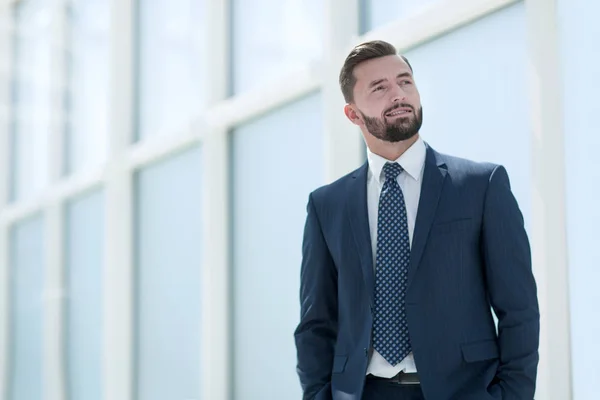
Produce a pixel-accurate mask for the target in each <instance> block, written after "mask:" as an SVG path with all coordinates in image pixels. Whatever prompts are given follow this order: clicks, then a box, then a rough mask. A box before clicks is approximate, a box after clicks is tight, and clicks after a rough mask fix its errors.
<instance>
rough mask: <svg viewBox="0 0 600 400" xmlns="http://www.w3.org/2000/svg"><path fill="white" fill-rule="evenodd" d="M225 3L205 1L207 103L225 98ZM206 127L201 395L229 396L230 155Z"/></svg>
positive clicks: (220, 132) (222, 132)
mask: <svg viewBox="0 0 600 400" xmlns="http://www.w3.org/2000/svg"><path fill="white" fill-rule="evenodd" d="M229 7H230V2H229V1H223V0H206V8H205V9H206V23H205V24H204V26H205V34H204V38H205V39H204V40H206V42H205V46H206V52H205V54H210V57H207V62H208V65H207V69H208V70H207V71H206V74H204V76H205V77H206V80H205V82H204V84H205V85H206V93H207V96H208V98H207V103H208V105H209V106H212V105H214V104H215V103H217V102H219V101H221V100H223V99H225V98H226V97H227V88H228V83H229V82H228V81H229V80H228V78H229V74H228V71H229V68H228V65H229V39H230V38H229V32H230V30H229V25H230V21H229V15H230V13H229ZM201 129H208V132H206V134H205V135H203V136H204V141H203V143H202V159H203V169H202V176H203V185H204V187H203V188H202V193H203V196H204V198H203V207H204V212H203V218H202V220H203V224H204V229H203V241H204V242H203V243H202V251H203V255H204V256H203V262H202V266H201V268H202V275H201V276H202V324H201V326H202V331H201V332H202V338H201V340H202V343H201V352H202V359H201V362H202V368H201V371H202V372H201V373H202V376H201V384H202V398H203V399H222V400H226V399H229V398H231V391H230V389H231V387H232V383H233V382H231V379H230V377H231V376H232V374H231V372H232V365H231V337H232V332H231V324H230V315H231V288H230V265H229V203H230V200H229V190H228V187H229V172H228V171H229V159H228V140H227V133H228V132H227V130H226V129H223V128H217V127H202V128H201Z"/></svg>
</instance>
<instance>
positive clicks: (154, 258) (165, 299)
mask: <svg viewBox="0 0 600 400" xmlns="http://www.w3.org/2000/svg"><path fill="white" fill-rule="evenodd" d="M201 163H202V159H201V150H200V148H194V149H192V150H189V151H187V152H185V153H183V154H180V155H178V156H176V157H174V158H172V159H170V160H167V161H164V162H161V163H158V164H156V165H153V166H150V167H147V168H145V169H144V170H142V171H141V172H140V173H139V175H138V179H137V249H136V250H137V263H138V268H137V271H138V276H137V285H138V289H137V301H138V315H137V318H138V321H137V330H138V332H137V333H138V352H137V368H138V371H137V372H138V376H137V378H138V379H137V398H138V399H140V400H164V399H199V398H200V356H201V355H200V343H201V342H200V341H201V334H200V318H201V314H200V298H201V296H200V289H201V286H200V272H201V266H202V264H201V261H202V174H201V169H200V168H201Z"/></svg>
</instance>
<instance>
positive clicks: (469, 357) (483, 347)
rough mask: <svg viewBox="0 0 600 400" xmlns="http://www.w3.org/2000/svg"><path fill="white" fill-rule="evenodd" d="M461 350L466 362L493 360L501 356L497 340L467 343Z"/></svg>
mask: <svg viewBox="0 0 600 400" xmlns="http://www.w3.org/2000/svg"><path fill="white" fill-rule="evenodd" d="M461 348H462V354H463V358H464V359H465V361H466V362H475V361H484V360H491V359H494V358H498V357H499V356H500V352H499V350H498V345H497V344H496V340H495V339H491V340H485V341H478V342H471V343H465V344H463V345H462V346H461Z"/></svg>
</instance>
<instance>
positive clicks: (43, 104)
mask: <svg viewBox="0 0 600 400" xmlns="http://www.w3.org/2000/svg"><path fill="white" fill-rule="evenodd" d="M15 19H16V37H15V43H14V44H15V50H14V52H15V53H14V71H15V80H14V82H13V107H14V113H15V114H14V126H13V132H12V135H11V144H12V152H11V153H12V158H11V170H12V172H11V173H12V179H11V183H12V185H11V191H10V199H11V200H12V201H16V200H21V199H26V198H29V197H32V196H35V195H37V194H39V193H40V192H41V191H42V190H43V189H45V187H46V185H47V184H48V180H49V179H48V178H49V177H48V173H47V172H48V136H49V131H50V129H51V128H52V126H51V115H52V104H51V98H52V91H53V90H57V89H58V88H56V87H55V86H53V84H52V79H51V77H50V63H51V54H52V29H51V22H52V10H51V9H50V4H49V3H48V2H44V1H40V0H37V1H36V0H25V1H22V2H19V3H18V4H17V6H16V8H15Z"/></svg>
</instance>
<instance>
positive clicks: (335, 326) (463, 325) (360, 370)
mask: <svg viewBox="0 0 600 400" xmlns="http://www.w3.org/2000/svg"><path fill="white" fill-rule="evenodd" d="M367 172H368V164H366V163H365V165H363V166H362V167H361V168H359V169H357V170H356V171H354V172H352V173H351V174H349V175H347V176H344V177H343V178H341V179H339V180H337V181H336V182H334V183H332V184H329V185H327V186H324V187H321V188H319V189H317V190H315V191H314V192H313V193H311V194H310V196H309V200H308V206H307V211H308V213H307V219H306V225H305V230H304V239H303V245H302V254H303V257H302V266H301V287H300V301H301V319H300V322H299V324H298V326H297V328H296V331H295V333H294V336H295V341H296V348H297V371H298V375H299V377H300V383H301V385H302V389H303V393H304V396H303V399H304V400H309V399H315V400H331V399H333V400H360V398H361V396H362V391H363V387H364V382H365V375H366V370H367V363H368V360H369V357H370V352H371V351H372V350H370V349H371V330H372V323H373V289H374V269H373V258H372V250H371V242H370V240H371V239H370V233H369V223H368V216H367ZM492 308H493V310H494V311H495V313H496V315H497V317H498V329H497V330H496V326H495V324H494V320H493V317H492V312H491V309H492ZM406 313H407V320H408V328H409V334H410V340H411V344H412V349H413V353H414V357H415V363H416V366H417V370H418V374H419V378H420V380H421V387H422V390H423V393H424V395H425V398H426V399H427V400H450V399H458V400H469V399H471V400H486V399H523V400H525V399H526V400H531V399H533V396H534V392H535V383H536V373H537V365H538V344H539V309H538V301H537V289H536V283H535V280H534V277H533V274H532V268H531V254H530V247H529V241H528V238H527V235H526V232H525V229H524V224H523V217H522V214H521V212H520V210H519V207H518V205H517V202H516V200H515V198H514V196H513V194H512V192H511V189H510V183H509V178H508V175H507V172H506V170H505V169H504V167H502V166H499V165H493V164H489V163H476V162H473V161H468V160H464V159H460V158H456V157H451V156H447V155H443V154H440V153H437V152H436V151H434V150H433V149H432V148H431V147H430V146H427V155H426V161H425V168H424V172H423V182H422V188H421V197H420V201H419V207H418V213H417V218H416V223H415V230H414V236H413V241H412V247H411V260H410V267H409V273H408V288H407V292H406Z"/></svg>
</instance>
